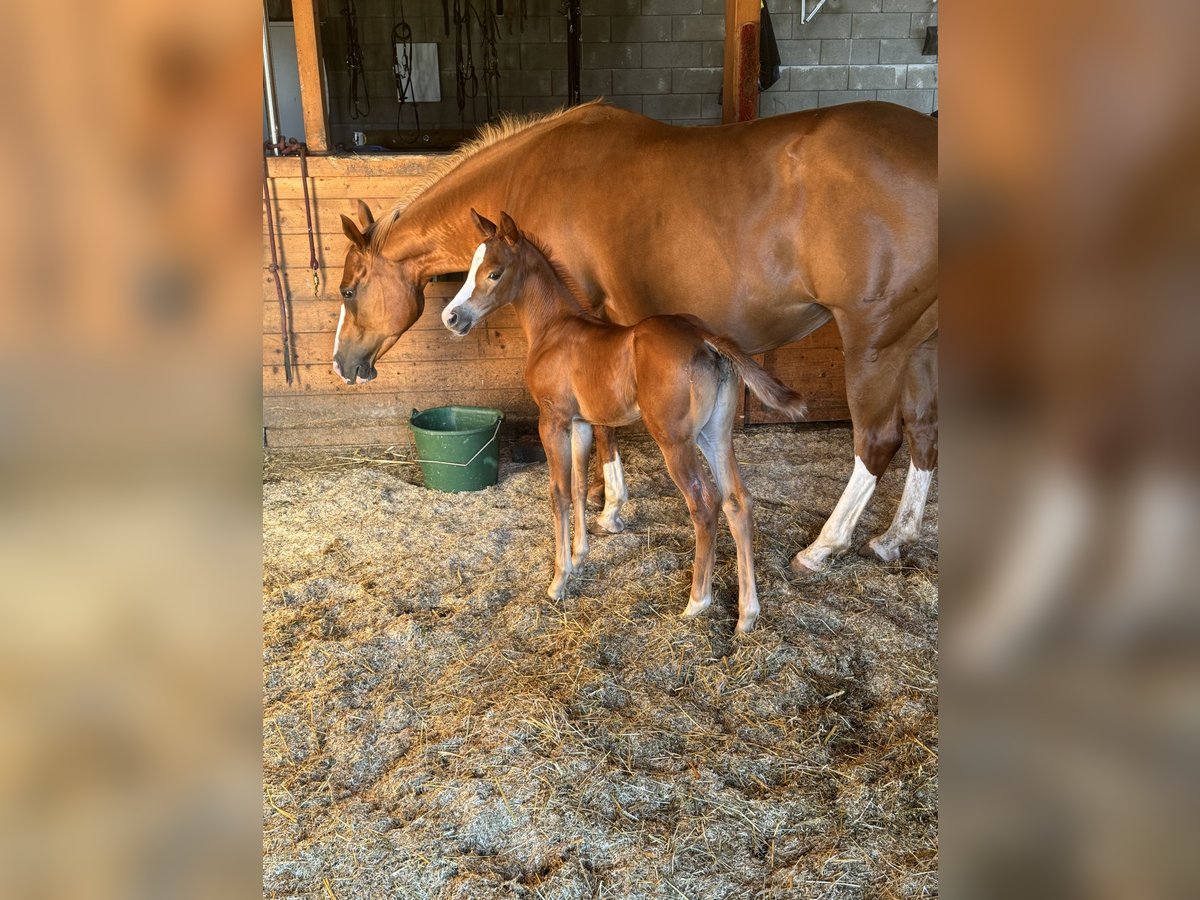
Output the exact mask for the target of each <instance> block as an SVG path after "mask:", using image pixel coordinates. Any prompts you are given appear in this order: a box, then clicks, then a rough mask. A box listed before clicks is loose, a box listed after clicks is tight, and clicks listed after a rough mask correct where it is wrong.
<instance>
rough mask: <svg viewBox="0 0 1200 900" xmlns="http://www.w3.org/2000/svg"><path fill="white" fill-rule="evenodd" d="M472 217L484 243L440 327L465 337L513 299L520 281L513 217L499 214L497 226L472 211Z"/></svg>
mask: <svg viewBox="0 0 1200 900" xmlns="http://www.w3.org/2000/svg"><path fill="white" fill-rule="evenodd" d="M471 218H472V220H474V222H475V226H476V227H477V228H478V229H479V232H480V234H482V235H483V238H484V241H483V243H482V244H480V245H479V248H478V249H477V250H476V251H475V256H474V258H473V259H472V260H471V271H470V272H468V273H467V280H466V281H464V282H463V286H462V288H461V289H460V290H459V292H458V293H457V294H455V295H454V299H453V300H451V301H450V302H449V303H448V304H446V308H445V309H444V310H442V324H443V325H445V326H446V327H447V328H449V329H450V330H451V331H453V332H454V333H455V334H457V335H464V334H466V333H467V332H468V331H470V330H471V329H472V328H474V327H475V324H476V323H477V322H480V321H482V320H483V318H484V317H485V316H487V314H488V313H490V312H491V311H492V310H494V309H499V308H500V307H501V306H503V305H504V304H505V303H511V302H512V301H513V300H515V299H516V297H517V291H518V290H519V289H520V286H521V281H522V276H521V273H520V272H518V271H517V269H518V268H519V266H518V263H519V261H520V257H521V252H520V251H521V241H522V240H523V236H522V234H521V231H520V229H518V228H517V223H516V222H514V221H513V220H512V216H510V215H509V214H508V213H506V212H502V213H500V225H499V226H497V225H495V224H494V223H492V222H490V221H488V220H487V219H485V218H484V217H483V216H481V215H480V214H479V213H477V212H475V210H471Z"/></svg>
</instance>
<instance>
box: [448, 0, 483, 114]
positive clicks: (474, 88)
mask: <svg viewBox="0 0 1200 900" xmlns="http://www.w3.org/2000/svg"><path fill="white" fill-rule="evenodd" d="M463 3H465V11H464V5H463ZM463 3H460V2H459V0H454V99H455V102H457V103H458V115H459V117H460V118H461V119H462V120H463V123H464V124H465V123H466V121H467V116H466V109H467V100H468V99H470V100H474V99H475V97H476V96H478V94H479V78H478V77H477V76H476V75H475V58H474V56H473V55H472V53H471V0H463ZM474 109H475V104H474V103H472V104H471V111H472V113H474ZM472 118H474V115H472Z"/></svg>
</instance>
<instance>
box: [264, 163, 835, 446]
mask: <svg viewBox="0 0 1200 900" xmlns="http://www.w3.org/2000/svg"><path fill="white" fill-rule="evenodd" d="M432 158H433V157H431V156H423V155H415V154H414V155H403V156H401V155H397V156H370V157H333V156H327V157H313V158H310V159H309V161H308V169H309V189H310V194H311V196H312V198H313V212H314V223H313V224H314V229H315V232H316V235H315V239H316V247H317V261H318V263H319V265H320V267H321V268H320V275H321V284H320V289H319V291H318V293H317V294H316V295H315V296H314V294H313V285H312V276H311V270H310V269H309V265H308V262H309V249H308V238H307V235H306V224H305V214H304V195H303V188H302V185H301V181H300V162H299V160H298V159H296V158H294V157H287V158H281V159H275V158H272V159H269V160H268V170H269V172H270V175H271V177H270V190H271V197H272V207H273V211H274V213H275V216H276V220H275V221H276V228H277V235H276V243H277V246H278V247H279V249H280V252H281V259H280V266H281V273H280V274H281V278H282V280H283V285H284V292H285V297H286V299H287V302H288V305H289V309H290V312H291V319H292V329H293V332H294V335H295V347H296V351H297V356H298V361H299V365H298V367H297V368H296V370H295V372H294V375H295V377H294V378H293V381H292V384H291V385H288V384H287V382H286V379H285V377H284V369H283V355H282V343H281V336H280V322H279V305H278V301H277V299H276V294H275V285H274V280H273V278H272V277H271V273H270V271H269V269H268V266H269V265H270V260H271V254H270V249H269V247H268V246H267V240H266V235H267V226H266V216H265V214H264V217H263V272H262V276H263V279H262V281H263V294H262V297H263V436H264V441H265V444H266V446H267V447H272V448H301V447H361V446H367V445H390V444H395V445H398V446H403V445H407V444H409V443H411V437H410V434H409V430H408V425H407V421H408V416H409V413H410V412H411V411H412V409H414V408H417V409H426V408H428V407H430V406H440V405H444V404H450V403H460V404H470V405H474V406H493V407H497V408H499V409H503V410H504V411H505V412H506V413H507V415H508V419H509V420H510V421H514V422H520V421H521V420H532V418H533V417H534V415H535V409H534V407H533V404H532V402H531V401H530V399H529V396H528V394H527V393H526V392H525V385H524V381H523V371H524V360H525V349H526V347H525V339H524V337H523V336H522V334H521V332H520V329H519V328H518V327H517V323H516V319H515V318H514V317H513V315H512V313H511V311H510V310H501V311H499V312H497V313H496V314H494V315H493V316H492V317H490V318H489V320H488V322H487V323H486V325H487V327H486V328H480V329H476V330H475V331H473V332H472V333H471V334H470V335H468V336H467V337H466V338H455V337H454V336H453V335H451V334H450V333H449V332H448V331H446V329H445V328H443V327H442V324H441V321H440V318H439V317H440V316H441V311H442V308H443V306H445V303H446V302H447V301H448V300H449V299H450V298H451V297H452V296H454V293H455V292H456V291H457V290H458V286H459V283H457V282H434V283H432V284H430V285H429V286H428V288H427V289H426V291H425V314H424V315H423V316H422V317H421V319H420V320H419V321H418V322H417V324H416V325H415V326H414V327H413V328H412V330H411V331H409V332H408V333H407V334H405V335H404V337H402V338H401V339H400V341H399V342H398V343H397V344H396V346H395V347H393V348H392V349H391V350H390V351H389V352H388V353H387V355H386V356H384V357H383V359H381V360H380V361H379V363H378V364H377V366H376V368H377V369H378V372H379V377H378V378H376V379H375V380H374V381H372V382H371V383H370V384H366V385H359V386H353V387H352V386H349V385H346V384H344V383H342V381H341V379H339V378H338V377H337V376H336V375H334V374H333V372H332V371H331V369H330V361H331V358H332V355H333V336H334V331H335V330H336V328H337V319H338V311H339V307H340V300H339V298H338V284H339V282H340V280H341V276H342V263H343V261H344V258H345V252H346V239H345V237H343V235H342V228H341V220H340V218H339V217H340V216H341V214H342V213H345V214H347V215H350V216H352V217H353V216H354V206H355V200H358V199H362V200H365V201H366V202H367V204H368V205H369V206H370V207H371V209H372V210H373V211H375V213H376V214H378V213H379V212H380V211H381V210H383V209H387V208H389V207H390V206H392V204H393V203H395V202H396V200H397V199H398V198H400V197H401V196H403V195H405V194H406V193H407V192H408V190H409V189H410V188H411V187H412V186H413V185H414V184H415V183H416V182H417V181H418V180H419V178H420V176H421V175H422V173H423V172H424V171H425V168H426V166H427V165H428V164H429V161H430V160H431V159H432ZM839 348H840V343H839V341H838V335H837V331H836V329H834V328H833V326H832V324H830V325H826V326H825V327H823V328H821V329H819V330H818V331H817V332H815V333H814V334H812V335H809V336H808V337H807V338H805V339H804V340H803V341H800V342H798V343H796V344H790V345H788V346H786V347H782V348H780V349H778V350H774V351H771V352H770V353H766V354H763V355H762V356H761V357H759V359H760V361H762V362H763V363H764V364H765V365H766V366H767V368H768V369H770V370H771V371H773V372H774V373H775V374H776V375H777V376H778V377H780V378H781V379H782V380H783V381H784V382H786V383H787V384H789V385H791V386H793V387H795V388H797V389H798V390H800V391H801V392H802V393H803V394H805V396H807V397H808V398H809V409H810V414H811V415H810V418H811V419H812V420H814V421H833V420H841V419H846V418H849V414H848V411H847V408H846V400H845V385H844V381H843V374H842V355H841V351H840V349H839ZM747 416H748V421H749V422H750V423H760V422H772V421H778V419H777V417H776V416H775V414H774V413H771V412H770V411H769V410H766V409H764V408H763V407H762V405H761V404H759V403H758V401H757V400H752V401H751V403H750V407H749V410H748V411H747Z"/></svg>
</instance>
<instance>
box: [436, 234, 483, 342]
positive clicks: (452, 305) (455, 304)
mask: <svg viewBox="0 0 1200 900" xmlns="http://www.w3.org/2000/svg"><path fill="white" fill-rule="evenodd" d="M485 250H486V248H485V246H484V245H483V244H480V245H479V246H478V247H476V248H475V255H474V256H473V257H471V271H469V272H468V273H467V280H466V281H464V282H463V286H462V287H461V288H459V289H458V293H457V294H455V295H454V299H453V300H451V301H450V302H449V303H447V304H446V308H445V309H443V310H442V324H443V325H445V326H446V327H447V328H449V327H450V323H449V322H447V321H446V319H447V318H449V316H450V313H452V312H454V310H456V309H458V308H459V307H460V306H462V305H463V304H464V303H466V302H467V301H468V300H470V299H471V294H473V293H474V292H475V276H476V275H477V274H479V267H480V266H481V265H483V255H484V253H485Z"/></svg>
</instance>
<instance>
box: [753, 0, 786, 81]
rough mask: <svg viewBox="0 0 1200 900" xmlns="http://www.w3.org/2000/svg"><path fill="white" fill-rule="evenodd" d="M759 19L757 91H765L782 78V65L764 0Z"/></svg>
mask: <svg viewBox="0 0 1200 900" xmlns="http://www.w3.org/2000/svg"><path fill="white" fill-rule="evenodd" d="M760 19H761V21H760V23H759V26H758V61H759V66H758V89H759V90H760V91H765V90H766V89H767V88H769V87H770V86H771V85H773V84H774V83H775V82H777V81H778V80H779V79H780V78H781V77H783V73H782V72H781V71H780V69H779V66H780V64H781V63H782V60H781V59H780V58H779V44H777V43H776V42H775V26H774V25H772V24H771V11H770V10H769V9H767V2H766V0H763V2H762V15H761V16H760Z"/></svg>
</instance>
